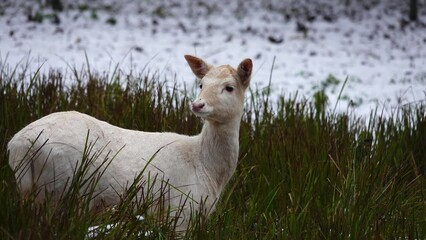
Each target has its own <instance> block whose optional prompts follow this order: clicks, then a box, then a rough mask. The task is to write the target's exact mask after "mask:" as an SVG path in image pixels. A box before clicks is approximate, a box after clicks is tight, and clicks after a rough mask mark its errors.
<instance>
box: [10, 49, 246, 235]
mask: <svg viewBox="0 0 426 240" xmlns="http://www.w3.org/2000/svg"><path fill="white" fill-rule="evenodd" d="M185 59H186V61H187V62H188V64H189V66H190V68H191V70H192V72H193V73H194V74H195V76H196V77H197V78H198V79H199V83H200V88H201V92H200V94H199V96H198V98H197V99H196V100H195V101H194V102H193V103H192V105H191V110H192V112H193V113H194V114H195V115H197V116H199V117H201V118H202V119H204V125H203V128H202V130H201V133H200V134H199V135H196V136H186V135H179V134H176V133H151V132H142V131H135V130H128V129H123V128H119V127H116V126H113V125H111V124H109V123H107V122H104V121H100V120H98V119H95V118H93V117H91V116H88V115H86V114H82V113H78V112H75V111H70V112H58V113H53V114H50V115H48V116H45V117H43V118H41V119H39V120H37V121H35V122H33V123H31V124H29V125H28V126H26V127H25V128H23V129H22V130H21V131H19V132H18V133H17V134H16V135H15V136H14V137H13V138H12V139H11V140H10V142H9V144H8V151H9V164H10V166H11V168H12V169H14V170H15V176H16V178H17V182H18V186H19V188H20V192H21V194H22V195H23V197H25V195H26V194H28V192H29V191H31V190H32V189H34V187H35V188H41V189H43V191H40V193H39V194H38V195H37V200H38V201H43V200H45V198H46V195H45V193H50V194H52V196H53V197H54V198H53V199H55V197H58V196H59V194H61V193H63V191H64V188H67V184H69V181H70V178H72V176H73V173H74V172H75V171H76V167H77V166H78V164H79V161H81V159H82V157H83V148H84V146H85V143H86V140H87V139H86V136H87V135H88V134H87V133H88V131H89V132H90V134H89V142H92V143H93V148H94V150H95V151H96V152H97V153H98V155H99V156H98V157H97V158H96V160H94V163H93V165H95V166H99V165H100V163H99V162H100V161H103V159H105V158H110V159H111V158H112V157H111V156H112V155H113V154H114V153H117V155H116V156H115V157H114V158H113V159H112V160H111V162H110V163H109V166H108V167H107V168H106V169H105V172H104V174H103V175H102V177H101V178H100V180H99V182H98V183H97V185H96V187H95V189H94V191H95V195H94V196H95V197H94V199H93V200H92V201H93V205H92V206H97V205H99V203H102V205H103V206H111V205H114V204H117V203H118V202H119V201H120V194H123V193H124V191H125V189H126V187H127V186H128V185H129V184H131V183H132V182H133V181H134V179H135V176H136V175H138V174H139V173H140V172H141V171H142V170H145V172H146V173H144V174H145V175H147V174H148V173H149V174H150V176H154V175H156V176H158V177H157V179H160V178H161V179H163V180H164V181H167V182H168V184H170V185H171V186H173V188H172V189H171V192H172V193H171V194H170V195H171V196H177V195H178V194H182V193H183V194H186V195H188V196H190V199H192V200H194V201H187V202H186V203H185V204H188V206H187V207H185V208H184V211H183V212H184V215H187V214H189V213H188V212H187V211H188V209H189V208H190V207H194V206H195V207H197V206H198V204H199V203H200V201H201V200H204V202H203V206H202V207H203V209H204V210H206V212H211V211H210V210H213V209H214V206H215V204H216V202H217V199H218V198H219V196H220V194H221V192H222V190H223V189H224V187H225V185H226V184H227V183H228V181H229V180H230V178H231V176H232V175H233V173H234V172H235V169H236V166H237V161H238V151H239V141H238V140H239V129H240V122H241V117H242V114H243V105H244V93H245V90H246V89H247V87H248V86H249V82H250V77H251V72H252V61H251V60H250V59H245V60H243V61H242V62H241V63H240V64H239V66H238V68H237V69H234V68H232V67H231V66H229V65H224V66H219V67H213V66H211V65H209V64H207V63H205V62H204V61H203V60H201V59H199V58H197V57H194V56H190V55H186V56H185ZM36 140H37V141H36ZM30 148H31V149H32V150H31V151H29V149H30ZM36 150H37V152H36ZM25 161H28V163H26V164H25V163H24V162H25ZM98 161H99V162H98ZM145 167H146V169H145ZM190 202H191V203H190ZM179 204H182V202H181V199H179V198H176V197H170V199H169V206H172V207H177V206H178V205H179ZM189 204H192V205H191V206H189ZM192 209H193V208H192ZM182 223H183V224H182V226H181V229H185V228H186V227H187V224H188V218H186V219H184V221H182Z"/></svg>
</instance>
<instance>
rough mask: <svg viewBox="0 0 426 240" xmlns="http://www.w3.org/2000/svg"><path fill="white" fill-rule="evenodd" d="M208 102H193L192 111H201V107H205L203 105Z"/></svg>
mask: <svg viewBox="0 0 426 240" xmlns="http://www.w3.org/2000/svg"><path fill="white" fill-rule="evenodd" d="M205 105H206V104H204V103H203V102H201V103H200V102H194V103H193V104H192V111H194V112H199V111H201V109H203V107H204V106H205Z"/></svg>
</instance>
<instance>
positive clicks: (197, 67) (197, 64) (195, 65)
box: [185, 55, 211, 79]
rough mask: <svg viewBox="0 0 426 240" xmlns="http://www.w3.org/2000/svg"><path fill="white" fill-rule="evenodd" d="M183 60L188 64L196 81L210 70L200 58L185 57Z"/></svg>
mask: <svg viewBox="0 0 426 240" xmlns="http://www.w3.org/2000/svg"><path fill="white" fill-rule="evenodd" d="M185 59H186V61H187V62H188V65H189V67H190V68H191V70H192V72H193V73H194V74H195V76H196V77H197V78H198V79H202V78H203V77H204V76H205V75H206V74H207V72H208V71H209V70H210V68H211V66H210V65H208V64H207V63H206V62H204V61H203V60H202V59H200V58H197V57H194V56H191V55H185Z"/></svg>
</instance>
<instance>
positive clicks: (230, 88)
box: [225, 86, 234, 92]
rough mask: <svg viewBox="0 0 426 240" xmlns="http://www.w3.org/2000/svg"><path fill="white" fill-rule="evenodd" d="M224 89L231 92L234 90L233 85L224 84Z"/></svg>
mask: <svg viewBox="0 0 426 240" xmlns="http://www.w3.org/2000/svg"><path fill="white" fill-rule="evenodd" d="M225 90H226V91H228V92H232V91H234V87H231V86H226V87H225Z"/></svg>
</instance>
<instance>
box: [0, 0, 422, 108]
mask: <svg viewBox="0 0 426 240" xmlns="http://www.w3.org/2000/svg"><path fill="white" fill-rule="evenodd" d="M160 2H162V3H163V4H166V3H165V2H164V1H160ZM178 2H179V1H178ZM183 2H185V1H183ZM195 2H197V1H193V2H192V1H188V2H187V4H176V2H173V1H170V4H169V5H167V4H166V7H163V8H161V6H162V5H155V6H145V5H148V3H151V4H153V3H152V2H150V1H141V2H138V1H136V2H135V1H128V2H126V1H123V2H121V4H120V5H118V6H116V8H117V9H118V10H117V9H114V10H103V9H98V10H97V9H95V10H93V9H92V10H90V8H89V10H87V11H81V10H78V9H67V10H65V11H63V12H61V13H59V14H58V16H59V20H60V23H59V24H54V23H52V21H51V20H49V19H47V18H45V19H44V20H43V22H42V23H38V22H31V21H28V17H27V15H26V14H25V11H23V10H22V9H21V8H20V7H18V6H10V7H7V8H5V9H4V15H3V16H0V29H1V31H0V62H1V63H0V65H3V64H7V65H8V66H9V67H14V66H16V65H18V64H19V66H21V67H25V66H26V64H28V66H29V68H30V69H31V70H32V71H35V70H36V69H38V68H39V67H40V66H41V70H42V72H46V71H48V70H49V69H51V68H54V69H60V70H62V71H64V72H71V70H72V69H73V68H77V69H81V68H87V62H88V63H89V65H90V69H91V70H92V71H93V70H96V71H98V72H100V73H104V72H106V73H111V72H112V71H114V69H115V67H116V66H117V65H118V66H119V68H120V70H122V71H123V72H124V73H129V72H131V71H132V72H136V73H140V72H142V71H143V72H144V73H148V74H159V75H160V78H161V79H168V80H169V81H177V82H178V83H180V84H186V85H188V86H192V85H193V84H194V83H195V81H194V77H193V75H192V73H191V71H190V69H189V68H188V66H187V64H186V62H185V60H184V58H183V55H184V54H193V55H197V56H199V57H201V58H203V59H205V60H206V61H208V62H210V63H212V64H214V65H221V64H230V65H233V66H237V65H238V64H239V62H240V61H241V60H243V59H244V58H246V57H249V58H252V59H253V62H254V71H253V78H252V81H253V83H252V87H253V88H255V87H259V88H265V87H267V86H268V83H269V79H270V77H271V90H272V91H271V92H272V96H273V97H274V98H276V97H277V96H279V95H285V96H287V97H288V96H295V95H296V94H297V95H298V96H303V97H304V98H307V99H312V96H313V95H314V93H315V92H316V91H319V90H321V89H324V91H325V92H326V93H327V95H328V97H329V103H330V107H331V108H333V107H334V104H335V103H336V102H337V99H338V96H339V92H340V90H341V88H342V85H343V84H344V81H345V79H346V78H347V79H348V81H347V83H346V86H345V88H344V89H343V93H342V96H341V100H340V101H339V102H338V103H339V104H338V109H339V110H340V111H347V110H349V111H353V112H355V113H356V114H357V115H361V116H368V115H369V113H370V110H371V109H375V108H376V107H378V109H379V110H380V111H381V110H383V111H384V113H385V114H388V115H390V114H392V112H393V111H395V109H396V108H398V107H401V106H406V105H411V106H412V105H416V104H425V99H426V88H425V86H426V67H425V66H426V47H425V45H426V31H425V29H426V28H425V26H424V25H425V24H421V23H422V22H426V20H425V19H424V18H421V19H420V23H418V24H415V23H405V22H403V21H402V20H401V19H404V16H403V15H402V14H403V11H400V10H398V9H396V10H395V9H392V8H390V9H388V8H380V7H376V8H373V9H371V10H369V11H364V12H363V14H359V15H357V17H350V16H347V15H344V14H340V15H339V16H338V17H336V18H335V19H333V20H332V21H330V20H324V19H323V18H319V17H318V18H317V19H315V20H314V21H308V20H306V19H304V18H302V17H297V16H296V17H294V16H293V17H290V18H289V17H286V14H283V13H282V12H280V11H279V10H274V11H272V10H269V9H268V8H267V7H264V6H263V5H262V4H254V2H256V1H248V2H251V3H253V7H250V5H248V4H245V5H244V6H243V7H240V6H238V4H242V2H241V1H235V2H231V3H230V4H229V6H228V5H226V4H224V3H226V1H221V0H216V1H213V2H216V3H217V4H213V5H209V6H207V7H200V6H199V5H197V4H196V3H195ZM200 2H202V1H199V2H198V3H200ZM308 2H309V1H308ZM144 4H145V5H144ZM173 4H174V5H173ZM12 5H13V4H12ZM272 5H273V4H272ZM159 6H160V7H159ZM194 9H195V10H194ZM327 9H328V8H327ZM31 11H33V12H34V11H35V10H34V8H33V9H32V10H31ZM335 12H337V13H338V14H339V11H337V10H336V11H335ZM44 13H45V14H48V13H49V12H48V11H46V10H45V11H44ZM94 13H95V14H96V16H97V18H94V17H93V15H94ZM420 16H421V17H422V15H420ZM111 18H113V19H115V20H116V24H109V23H107V21H108V19H111ZM298 26H299V27H298ZM304 28H305V29H304ZM304 30H306V31H304ZM86 56H87V59H86ZM274 58H275V62H274V65H273V60H274ZM272 66H273V70H272V71H271V68H272ZM271 72H272V76H270V75H271ZM330 76H332V77H330ZM327 79H328V80H327ZM335 80H337V81H335Z"/></svg>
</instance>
